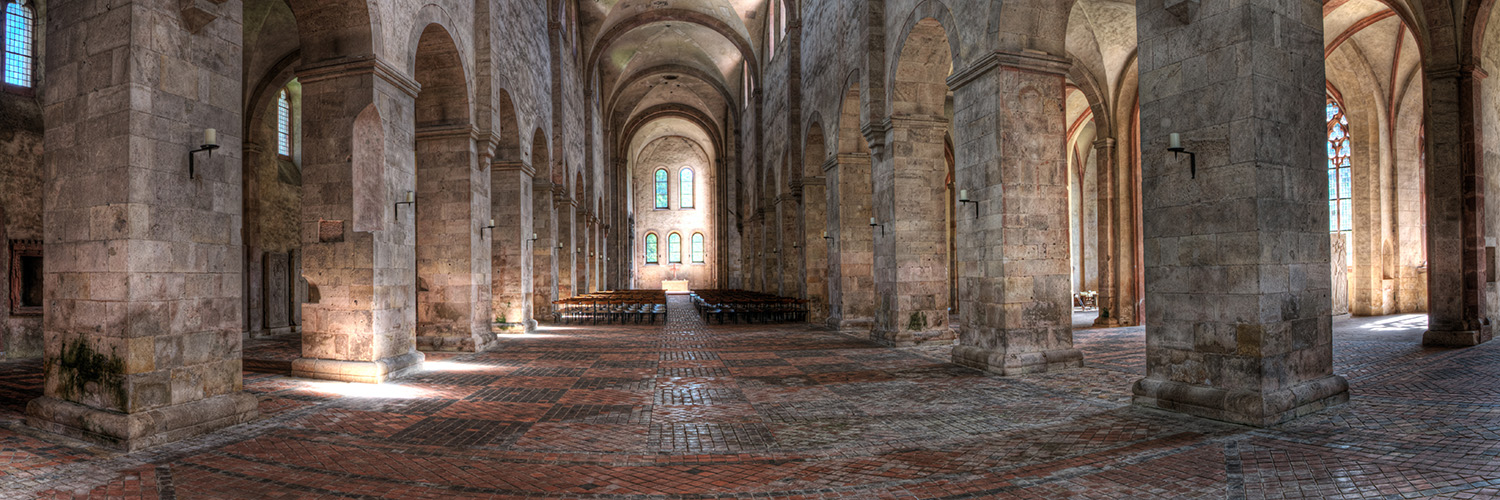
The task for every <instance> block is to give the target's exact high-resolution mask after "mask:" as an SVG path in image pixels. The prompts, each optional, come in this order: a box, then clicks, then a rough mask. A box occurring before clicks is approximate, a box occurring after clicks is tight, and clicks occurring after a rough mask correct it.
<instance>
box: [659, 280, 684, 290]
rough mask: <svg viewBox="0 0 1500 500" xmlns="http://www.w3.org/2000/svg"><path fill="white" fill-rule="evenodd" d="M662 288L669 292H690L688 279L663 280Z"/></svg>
mask: <svg viewBox="0 0 1500 500" xmlns="http://www.w3.org/2000/svg"><path fill="white" fill-rule="evenodd" d="M661 288H662V289H663V290H666V291H667V293H688V280H662V282H661Z"/></svg>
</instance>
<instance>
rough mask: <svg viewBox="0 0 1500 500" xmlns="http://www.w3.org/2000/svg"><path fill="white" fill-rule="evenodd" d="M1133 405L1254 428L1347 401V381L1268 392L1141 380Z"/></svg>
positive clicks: (1338, 379)
mask: <svg viewBox="0 0 1500 500" xmlns="http://www.w3.org/2000/svg"><path fill="white" fill-rule="evenodd" d="M1132 391H1133V392H1134V393H1135V397H1134V398H1133V400H1132V403H1134V404H1135V405H1137V406H1145V407H1150V408H1158V409H1162V410H1167V411H1173V412H1178V413H1186V414H1188V415H1192V416H1195V417H1203V418H1208V419H1213V420H1221V421H1224V422H1232V423H1236V424H1244V425H1250V426H1255V427H1269V426H1272V425H1276V424H1279V423H1282V422H1286V421H1289V420H1292V419H1295V418H1297V417H1301V416H1303V415H1307V414H1309V413H1313V412H1317V411H1322V410H1323V409H1326V408H1329V407H1333V406H1338V405H1341V404H1344V403H1347V402H1348V401H1349V381H1347V380H1345V379H1344V377H1340V376H1338V375H1329V376H1326V377H1323V378H1320V379H1317V380H1313V381H1310V382H1304V383H1302V384H1298V385H1296V386H1293V387H1289V388H1285V389H1281V390H1278V391H1272V392H1266V393H1261V392H1254V391H1245V390H1237V391H1229V390H1225V389H1219V388H1217V387H1208V386H1202V385H1195V384H1187V383H1183V382H1176V381H1171V380H1161V379H1154V378H1150V377H1147V378H1142V379H1140V380H1137V381H1136V382H1135V386H1134V387H1133V388H1132Z"/></svg>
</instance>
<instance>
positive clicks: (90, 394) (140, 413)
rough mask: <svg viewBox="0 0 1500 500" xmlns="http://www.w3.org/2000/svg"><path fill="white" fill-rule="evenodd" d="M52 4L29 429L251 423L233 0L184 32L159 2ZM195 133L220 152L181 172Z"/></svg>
mask: <svg viewBox="0 0 1500 500" xmlns="http://www.w3.org/2000/svg"><path fill="white" fill-rule="evenodd" d="M50 7H51V9H52V11H51V12H50V13H49V15H48V17H49V22H48V23H47V39H48V40H51V41H53V43H52V44H51V45H49V49H50V51H49V53H48V54H47V64H45V65H44V67H43V69H44V71H45V72H46V80H47V83H48V86H47V89H46V90H47V91H46V92H45V93H44V99H45V105H44V106H43V109H44V110H45V113H46V123H47V130H46V136H45V142H46V144H45V147H46V150H47V155H46V164H47V171H48V173H49V175H47V176H46V180H45V187H44V189H45V195H44V196H43V197H42V198H43V234H44V239H45V241H46V252H47V255H46V260H45V269H44V280H45V291H46V301H45V310H46V315H45V320H44V328H45V333H44V341H45V346H44V347H45V349H44V359H45V361H46V362H45V364H44V367H45V374H44V376H43V377H44V378H43V394H44V395H43V396H42V397H40V398H37V399H34V400H32V401H31V402H30V403H29V404H28V405H27V408H26V411H27V423H28V424H30V425H31V426H33V427H37V428H40V429H43V430H46V431H49V432H54V433H58V434H64V435H68V436H71V437H76V438H82V439H87V440H90V441H94V442H98V443H103V444H106V445H110V446H114V447H118V448H122V449H125V450H137V449H141V448H145V447H148V446H154V445H158V444H162V443H166V442H170V441H176V440H180V439H184V438H187V437H190V436H194V435H197V434H201V433H204V432H209V431H213V430H216V429H219V428H222V427H226V426H230V425H235V424H239V423H243V422H247V421H250V420H253V419H255V418H256V416H257V410H256V399H255V397H254V396H252V395H250V394H247V393H245V392H244V391H242V390H241V376H240V356H241V343H240V340H241V339H240V337H241V333H240V329H241V313H242V310H243V309H242V303H241V300H242V298H243V295H242V293H243V288H242V284H241V281H240V280H241V279H242V275H241V270H240V267H241V265H242V261H241V259H242V258H243V257H242V254H241V252H242V246H241V241H240V233H241V231H240V224H241V215H240V211H241V203H240V192H241V191H240V183H241V181H242V170H241V163H240V155H241V152H240V141H241V139H242V131H241V123H243V122H242V120H241V117H240V95H241V75H240V57H239V53H240V50H241V41H240V37H241V30H242V28H241V25H240V16H239V15H238V12H239V10H240V9H241V8H242V7H241V4H240V2H239V0H230V1H227V2H224V3H222V4H218V5H217V7H216V8H217V9H219V11H218V13H222V17H219V18H218V19H216V20H212V21H210V22H209V23H208V24H207V25H205V26H203V27H201V28H200V29H199V30H197V31H196V32H189V31H187V30H186V29H184V28H183V27H182V25H183V24H184V22H183V20H182V13H181V11H180V10H179V9H178V4H177V2H171V1H167V0H135V1H120V2H114V3H113V4H111V7H110V8H108V9H104V8H100V7H99V6H97V5H94V4H91V3H88V2H57V3H55V4H52V5H50ZM148 32H149V33H151V36H149V37H143V36H135V34H140V33H148ZM218 55H227V57H223V58H222V59H221V58H219V57H217V56H218ZM184 108H186V109H190V110H194V112H192V113H187V112H184V111H183V110H184ZM206 128H217V129H218V130H219V131H220V133H219V143H220V144H221V145H222V146H223V147H222V149H220V150H218V151H216V152H215V154H214V155H213V157H209V156H208V155H206V154H201V153H200V154H199V155H198V156H197V160H198V161H197V165H196V167H197V168H196V172H195V176H194V177H193V178H189V177H188V151H189V150H192V149H196V148H197V146H198V145H200V144H202V143H203V130H204V129H206Z"/></svg>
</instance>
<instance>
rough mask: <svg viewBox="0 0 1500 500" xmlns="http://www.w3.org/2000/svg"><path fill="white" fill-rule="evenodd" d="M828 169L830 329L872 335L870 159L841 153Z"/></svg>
mask: <svg viewBox="0 0 1500 500" xmlns="http://www.w3.org/2000/svg"><path fill="white" fill-rule="evenodd" d="M835 161H836V162H837V164H836V165H835V166H833V167H832V168H825V170H824V172H826V174H827V177H828V180H827V182H828V186H829V187H830V189H829V190H828V219H829V221H830V225H829V231H828V235H829V236H832V237H833V239H832V240H831V242H830V246H829V255H831V256H833V257H832V262H831V266H830V271H829V276H828V279H829V280H830V282H831V283H832V285H833V286H831V287H830V290H829V297H828V300H829V303H830V306H831V307H830V311H829V316H828V326H830V327H833V328H837V329H839V330H841V331H846V332H849V333H855V334H857V335H861V336H864V335H868V334H869V333H870V328H871V326H872V325H873V324H874V321H875V247H874V238H873V236H874V233H873V232H872V231H871V229H872V228H871V227H870V217H872V215H871V214H872V211H871V207H870V201H871V200H870V192H871V191H870V155H869V154H865V153H855V154H840V155H838V156H837V157H836V159H835Z"/></svg>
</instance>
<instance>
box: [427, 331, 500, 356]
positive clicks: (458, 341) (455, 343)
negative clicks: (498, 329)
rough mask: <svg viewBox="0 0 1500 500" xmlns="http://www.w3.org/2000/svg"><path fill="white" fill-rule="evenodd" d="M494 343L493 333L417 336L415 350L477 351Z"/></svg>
mask: <svg viewBox="0 0 1500 500" xmlns="http://www.w3.org/2000/svg"><path fill="white" fill-rule="evenodd" d="M494 343H495V334H494V333H488V332H486V333H482V334H476V335H453V336H432V337H417V350H419V351H422V352H479V351H483V350H485V349H488V348H490V347H491V346H493V345H494Z"/></svg>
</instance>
